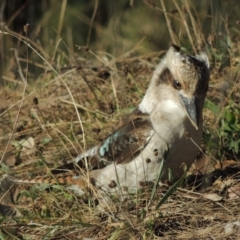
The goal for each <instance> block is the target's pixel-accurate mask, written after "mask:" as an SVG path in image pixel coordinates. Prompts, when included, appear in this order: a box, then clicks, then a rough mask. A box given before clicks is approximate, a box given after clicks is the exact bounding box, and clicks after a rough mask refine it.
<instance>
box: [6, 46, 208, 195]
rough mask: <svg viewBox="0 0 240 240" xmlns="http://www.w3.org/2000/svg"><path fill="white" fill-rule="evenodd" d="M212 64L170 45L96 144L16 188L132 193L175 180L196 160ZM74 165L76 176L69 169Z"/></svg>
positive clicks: (79, 192)
mask: <svg viewBox="0 0 240 240" xmlns="http://www.w3.org/2000/svg"><path fill="white" fill-rule="evenodd" d="M209 78H210V64H209V60H208V56H207V54H206V53H205V52H201V53H200V54H194V55H188V54H185V53H183V52H182V51H181V48H180V47H178V46H176V45H172V46H171V47H170V48H169V49H168V51H167V52H166V54H165V56H164V57H163V58H162V60H161V61H160V63H159V64H158V65H157V66H156V68H155V70H154V72H153V75H152V78H151V80H150V84H149V87H148V89H147V91H146V93H145V95H144V97H143V99H142V101H141V102H140V103H139V105H138V106H137V108H136V109H135V110H134V111H133V112H132V113H130V114H129V116H127V117H126V118H124V119H122V121H120V123H119V124H118V125H117V126H116V127H115V130H114V131H113V133H112V134H111V135H110V136H108V137H107V138H106V139H105V140H104V141H102V142H101V143H100V144H98V145H96V146H94V147H92V148H90V149H89V150H87V151H85V152H83V153H82V154H80V155H79V156H77V158H76V159H75V160H73V161H72V162H71V163H70V164H68V165H65V166H60V167H59V168H57V169H55V170H52V176H54V177H52V178H51V179H50V180H49V178H47V177H41V176H40V177H37V178H35V179H32V180H26V179H25V180H24V179H23V180H21V179H16V178H14V177H9V179H10V180H11V181H12V182H16V183H41V182H45V183H51V184H53V183H55V182H56V183H60V184H61V183H64V184H65V183H66V184H67V185H68V188H69V189H71V190H73V191H75V192H76V193H77V194H79V195H83V194H85V193H86V189H87V188H88V187H89V185H91V186H94V187H95V188H96V189H98V191H101V193H105V194H115V195H118V196H121V194H124V193H127V192H136V191H137V190H138V189H139V188H141V186H142V185H143V183H147V182H154V181H156V179H157V178H158V176H159V174H160V180H161V181H168V180H170V179H169V172H170V173H171V181H173V182H174V181H176V180H177V179H179V178H180V177H181V176H182V175H183V173H184V167H183V165H185V166H187V168H189V167H190V166H191V164H192V163H193V162H194V160H195V159H196V157H197V155H198V152H199V146H200V144H201V141H202V133H203V114H202V111H203V105H204V100H205V97H206V94H207V91H208V83H209ZM70 165H71V166H75V171H76V172H77V174H76V175H75V172H74V174H73V173H72V172H70V174H69V172H68V170H67V168H68V167H70Z"/></svg>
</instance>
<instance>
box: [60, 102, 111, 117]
mask: <svg viewBox="0 0 240 240" xmlns="http://www.w3.org/2000/svg"><path fill="white" fill-rule="evenodd" d="M60 101H61V102H64V103H67V104H71V105H73V103H72V102H71V101H67V100H64V99H60ZM76 106H77V107H78V108H81V109H82V110H84V111H87V112H90V113H94V114H97V113H99V114H101V115H103V116H105V117H110V115H109V114H107V113H105V112H102V111H100V110H96V111H94V110H90V109H88V108H86V107H84V106H82V105H80V104H78V103H76Z"/></svg>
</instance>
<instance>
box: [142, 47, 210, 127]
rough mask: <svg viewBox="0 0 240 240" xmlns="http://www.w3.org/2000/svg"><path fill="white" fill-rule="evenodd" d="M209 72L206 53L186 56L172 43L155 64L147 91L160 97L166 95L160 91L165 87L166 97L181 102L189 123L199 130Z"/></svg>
mask: <svg viewBox="0 0 240 240" xmlns="http://www.w3.org/2000/svg"><path fill="white" fill-rule="evenodd" d="M209 75H210V74H209V61H208V57H207V55H206V53H200V54H199V55H187V54H184V53H182V52H181V50H180V48H179V47H177V46H175V45H173V46H171V47H170V49H169V50H168V51H167V53H166V55H165V57H164V58H163V59H162V61H161V62H160V64H159V65H158V66H157V67H156V70H155V72H154V74H153V77H152V79H151V83H150V87H149V92H148V93H147V94H149V93H151V92H154V94H156V95H157V94H158V95H159V98H162V97H161V96H160V95H165V97H168V96H166V95H167V94H165V93H163V90H162V89H167V90H168V92H169V93H170V94H169V97H170V96H174V98H176V99H175V100H176V101H178V102H179V101H180V103H181V106H182V107H183V108H184V109H185V111H186V113H187V116H188V118H189V120H190V121H191V123H192V125H193V126H194V127H195V128H196V129H198V127H199V123H200V119H201V115H202V108H203V104H204V99H205V96H206V93H207V90H208V82H209ZM163 86H165V88H164V87H163ZM147 97H148V96H147ZM159 98H158V99H159ZM154 104H157V103H154ZM154 104H152V106H153V105H154ZM149 106H150V105H149Z"/></svg>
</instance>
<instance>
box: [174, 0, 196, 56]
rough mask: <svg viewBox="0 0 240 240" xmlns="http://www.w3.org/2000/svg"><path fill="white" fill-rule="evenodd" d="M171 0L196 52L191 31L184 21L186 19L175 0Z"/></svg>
mask: <svg viewBox="0 0 240 240" xmlns="http://www.w3.org/2000/svg"><path fill="white" fill-rule="evenodd" d="M173 1H174V4H175V6H176V8H177V10H178V12H179V14H180V16H181V18H182V21H183V24H184V26H185V29H186V31H187V35H188V38H189V40H190V42H191V45H192V48H193V50H194V52H195V53H197V51H196V48H195V46H194V43H193V39H192V36H191V33H190V31H189V27H188V25H187V22H186V19H185V18H184V15H183V13H182V11H181V9H180V7H179V6H178V4H177V2H176V0H173Z"/></svg>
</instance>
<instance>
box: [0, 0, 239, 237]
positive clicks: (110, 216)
mask: <svg viewBox="0 0 240 240" xmlns="http://www.w3.org/2000/svg"><path fill="white" fill-rule="evenodd" d="M183 2H184V7H183V6H180V5H179V3H178V1H172V3H173V4H174V8H175V9H177V10H178V13H176V12H175V11H174V9H170V7H169V5H168V4H167V3H166V2H164V1H160V5H159V6H157V5H156V4H155V3H154V4H155V5H154V4H153V3H152V2H150V1H145V4H146V5H144V6H145V7H146V6H148V7H149V6H151V7H153V9H154V10H151V11H154V13H155V14H156V15H159V16H160V17H161V18H162V19H165V20H164V21H163V23H162V25H165V28H164V29H166V25H167V26H168V29H167V30H168V31H169V36H170V38H171V40H172V41H173V42H175V43H181V44H182V45H184V46H191V47H189V48H191V49H192V50H193V51H197V50H199V49H201V50H205V51H207V52H208V55H209V57H210V61H211V66H212V69H211V82H210V89H209V92H208V104H207V105H206V108H205V110H204V118H205V121H204V129H205V135H204V144H203V146H202V148H203V149H204V151H205V152H206V154H207V155H209V156H210V158H211V167H209V170H208V172H211V171H212V170H213V169H214V167H213V166H214V165H215V163H216V162H222V161H223V160H225V159H231V160H236V161H239V160H240V157H239V151H238V152H237V151H236V148H234V147H232V148H230V144H231V143H232V141H235V142H236V141H237V140H238V137H239V132H237V131H239V120H240V110H239V100H240V95H239V91H240V87H239V57H238V56H239V53H240V47H239V44H238V41H239V40H238V39H239V31H238V30H236V28H235V25H234V24H233V23H234V22H233V21H232V24H233V25H234V26H233V27H230V26H229V22H231V21H230V20H229V19H228V18H227V17H226V18H225V17H223V18H221V24H222V25H223V26H224V28H223V29H222V31H217V30H216V29H215V28H213V29H212V32H211V34H210V35H208V36H207V34H206V33H205V30H204V26H203V25H202V19H203V18H204V13H205V16H207V15H206V12H204V10H203V8H200V7H199V6H198V7H199V15H196V10H195V7H194V6H195V5H194V1H193V2H191V4H190V1H183ZM164 4H165V5H166V6H165V5H164ZM64 7H65V6H64V5H62V11H64V10H63V9H64ZM164 8H167V9H169V12H168V14H166V12H164V13H162V9H164ZM143 9H144V8H143ZM141 10H142V9H141V8H140V10H139V11H140V12H138V8H137V9H136V10H135V12H134V13H135V15H136V18H137V19H138V20H139V19H140V18H141V16H142V15H141V14H140V13H141ZM170 10H172V11H170ZM212 10H214V9H213V8H212ZM93 13H94V12H93ZM128 14H129V12H128V13H126V16H125V18H126V19H128V23H129V25H131V26H135V25H134V23H132V22H134V19H133V18H127V17H128ZM212 14H213V13H212ZM146 15H147V14H146ZM196 16H197V17H196ZM208 17H209V18H212V19H214V17H215V15H211V16H208ZM62 18H63V16H62V15H61V18H60V20H59V23H58V31H61V24H62V22H63V19H62ZM144 18H145V17H143V20H144ZM235 18H236V16H235V15H233V16H232V19H235ZM126 19H125V20H126ZM227 19H228V22H227ZM116 21H117V20H116V19H114V20H113V21H112V22H110V23H109V28H100V26H99V25H97V24H96V25H94V24H93V22H92V21H90V20H89V26H90V27H91V28H94V29H95V30H96V31H97V33H98V34H99V35H100V34H103V38H105V39H106V42H108V43H109V42H110V41H114V38H116V36H112V35H111V30H112V28H113V26H114V23H116ZM135 21H136V20H135ZM171 21H172V22H173V23H175V24H176V25H175V27H176V28H177V29H181V34H182V35H183V36H184V37H185V38H186V40H184V37H182V36H181V34H180V31H179V32H178V33H179V34H177V33H176V30H175V29H174V26H173V25H171ZM145 22H146V21H145ZM212 22H214V21H212ZM146 24H147V23H146ZM148 24H149V23H148ZM155 27H156V28H157V27H159V26H158V25H154V26H153V28H155ZM144 29H145V30H146V29H149V26H145V25H144ZM167 30H166V31H167ZM4 31H5V32H8V31H6V30H4ZM132 31H133V30H132ZM162 31H165V30H162ZM223 32H224V33H223ZM90 33H91V31H89V32H88V41H89V36H90V35H91V34H90ZM0 34H1V37H2V38H12V39H14V37H12V36H11V35H9V34H10V33H9V32H8V34H5V35H3V34H2V33H0ZM115 34H117V33H115ZM26 35H27V34H26ZM106 36H107V37H109V39H107V37H106ZM29 37H30V36H29ZM118 37H119V39H118V40H117V42H115V44H116V45H117V46H118V44H120V43H121V41H124V40H123V37H122V36H121V34H119V35H118ZM154 37H155V36H154V35H153V38H154ZM58 40H59V39H56V42H58ZM130 40H131V41H133V42H132V43H129V41H130ZM0 41H1V40H0ZM2 41H6V40H4V39H3V40H2ZM167 41H168V42H169V41H170V40H169V39H167ZM13 42H14V41H13ZM27 42H29V40H28V39H27ZM60 42H61V41H60ZM60 42H59V43H60ZM103 42H104V41H103ZM146 42H147V43H146ZM149 42H150V41H149V39H148V41H146V40H145V41H143V42H141V41H140V40H139V39H137V40H135V39H133V40H132V38H131V39H130V37H129V38H128V39H127V42H126V45H125V46H127V47H126V49H127V50H126V51H124V50H125V49H124V48H121V51H120V50H119V49H117V50H114V51H112V52H111V53H112V54H110V53H107V52H101V53H99V52H94V51H92V48H91V47H90V51H84V50H86V49H85V48H80V49H77V50H76V52H75V53H74V54H72V52H71V51H70V50H69V49H71V47H69V49H68V50H69V51H68V54H69V55H67V54H66V53H65V52H63V50H62V49H61V48H60V44H57V45H56V46H55V50H54V53H52V55H51V54H50V52H47V51H46V50H45V49H44V48H42V46H40V45H37V44H36V43H33V42H31V40H30V42H29V43H30V46H29V45H26V44H23V45H24V47H22V48H21V51H23V52H25V53H26V52H27V51H28V53H29V54H28V57H27V56H25V58H21V57H19V55H15V57H16V58H15V59H16V60H14V59H13V58H12V59H10V58H9V59H8V63H7V64H12V66H11V67H10V68H8V71H6V72H5V73H4V74H3V79H4V83H5V84H4V87H3V88H1V89H0V126H1V128H0V133H1V134H0V136H1V138H0V141H1V143H0V146H1V147H0V153H1V154H0V155H1V156H2V159H1V163H2V165H1V166H2V168H1V174H4V173H6V172H7V173H9V174H11V175H14V176H15V177H19V178H22V177H34V176H36V175H47V174H49V172H50V169H53V168H55V167H57V166H59V165H60V164H62V163H65V162H66V161H69V160H71V159H73V158H74V157H76V156H77V155H78V154H79V153H81V152H82V151H83V150H84V149H85V148H88V147H90V146H92V145H94V144H96V143H99V142H100V141H101V140H103V139H104V138H105V137H106V136H107V135H109V134H110V133H111V131H112V128H113V126H114V125H115V124H116V123H117V122H118V121H119V119H120V118H121V117H122V116H124V115H125V114H127V113H129V112H131V111H132V110H133V109H134V107H135V106H136V105H137V104H138V103H139V101H140V99H141V98H142V96H143V95H144V93H145V90H146V88H147V85H148V83H149V80H150V77H151V74H152V72H153V69H154V66H156V64H157V63H158V62H159V58H160V57H161V56H162V54H163V53H164V51H161V52H154V51H150V50H149V49H148V52H149V53H148V54H146V52H147V50H146V48H145V46H146V45H149ZM68 43H69V42H68ZM137 43H139V44H137ZM226 43H227V44H229V46H230V47H228V46H227V44H226ZM65 45H66V46H68V44H66V43H65ZM163 45H164V43H163ZM103 46H104V45H101V46H100V49H101V50H102V49H104V48H103ZM139 46H142V47H143V46H144V47H143V49H144V50H139ZM31 47H32V48H33V49H34V50H37V51H38V52H39V53H40V54H41V56H43V58H44V61H42V59H39V60H38V61H37V62H36V60H34V63H33V62H31V61H33V60H32V55H33V53H34V51H32V49H31ZM98 47H99V46H98ZM128 47H129V48H128ZM93 48H94V47H93ZM110 48H111V49H113V48H114V44H111V47H110ZM22 49H23V50H22ZM161 49H166V48H163V47H162V48H161ZM187 49H188V47H187ZM19 52H20V50H19ZM141 52H143V53H141ZM57 56H58V58H59V59H57ZM33 58H34V59H35V57H33ZM64 58H65V59H67V60H66V61H65V62H64V61H63V60H62V59H64ZM72 58H73V59H74V61H73V62H74V65H75V67H73V65H72ZM106 59H107V60H106ZM51 60H52V61H51ZM47 61H48V62H49V63H51V64H50V67H49V66H46V65H47V64H46V62H47ZM61 61H62V62H63V63H61ZM26 63H28V65H27V68H21V67H20V66H22V65H24V66H26V65H25V64H26ZM32 64H33V65H34V66H37V67H38V68H39V69H41V75H37V76H36V75H35V74H34V71H31V70H33V68H32V66H31V65H32ZM65 66H66V67H65ZM51 67H52V68H54V69H57V71H56V72H55V71H54V70H52V69H51ZM16 69H17V70H16ZM39 69H38V71H39ZM17 71H18V73H19V74H17ZM34 78H35V81H32V80H33V79H34ZM29 82H30V84H29ZM226 110H227V111H226ZM226 112H234V114H235V116H236V119H235V122H233V123H232V125H231V128H232V131H230V130H226V127H225V125H224V124H223V123H222V122H223V120H224V121H225V122H226V120H227V119H228V117H229V116H228V115H226ZM223 133H224V134H225V135H224V134H223ZM226 134H227V135H226ZM230 136H231V137H230ZM229 138H231V139H229ZM235 139H236V140H235ZM230 140H232V141H230ZM228 165H229V164H227V166H224V167H225V170H224V171H220V170H219V171H218V172H217V173H218V174H220V175H214V176H210V177H209V176H208V178H207V180H205V183H206V184H205V185H207V187H199V188H197V189H196V188H194V187H192V185H191V184H190V183H188V184H185V186H182V188H179V189H178V190H176V191H175V192H174V193H173V194H172V195H171V196H170V197H169V198H168V200H167V201H166V202H164V204H163V205H161V207H160V208H159V209H156V206H157V204H158V203H159V200H160V199H161V198H162V197H163V195H164V194H165V193H166V192H167V190H168V187H167V186H163V187H161V188H159V189H157V193H156V194H155V197H154V199H153V201H152V203H151V205H150V206H148V202H149V201H150V196H151V191H152V187H151V186H146V187H145V188H143V189H142V190H141V191H139V193H138V194H137V195H133V196H132V197H130V198H129V199H128V200H126V201H125V202H119V201H118V199H113V202H114V203H113V204H112V205H109V207H108V208H107V209H105V210H104V211H100V210H99V208H98V207H96V201H95V199H94V197H91V196H86V197H84V198H80V197H77V196H75V195H74V193H72V192H69V191H68V190H67V189H66V188H64V187H61V186H54V187H46V186H45V185H40V186H20V187H19V186H12V187H11V188H9V190H8V191H1V203H2V204H8V205H9V204H11V206H12V207H14V208H15V210H16V212H17V214H16V215H15V216H13V217H3V218H2V219H1V232H0V237H1V239H84V237H86V238H90V239H91V238H93V239H155V238H158V237H161V238H162V239H236V238H237V236H238V235H239V234H240V228H239V224H240V222H239V221H238V220H239V218H240V214H239V210H238V209H239V201H240V200H239V198H233V197H232V196H231V194H230V190H233V191H235V193H236V194H237V195H239V190H238V187H237V186H238V179H239V176H238V166H237V165H238V164H237V162H234V164H232V162H231V167H229V166H228ZM233 165H234V166H233ZM218 168H220V167H218ZM215 174H216V172H215ZM215 176H221V178H222V179H223V180H221V181H220V180H217V177H215ZM215 180H217V181H216V182H215V185H213V186H209V185H210V184H209V182H210V183H212V182H214V181H215ZM2 187H3V188H4V186H2ZM210 193H214V194H216V195H210ZM216 196H218V197H219V196H220V197H221V198H220V199H216ZM12 200H13V201H12ZM12 202H14V204H12ZM230 223H232V224H233V225H232V228H231V227H230V225H228V224H230ZM234 224H235V225H234ZM226 226H227V227H228V228H226Z"/></svg>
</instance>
